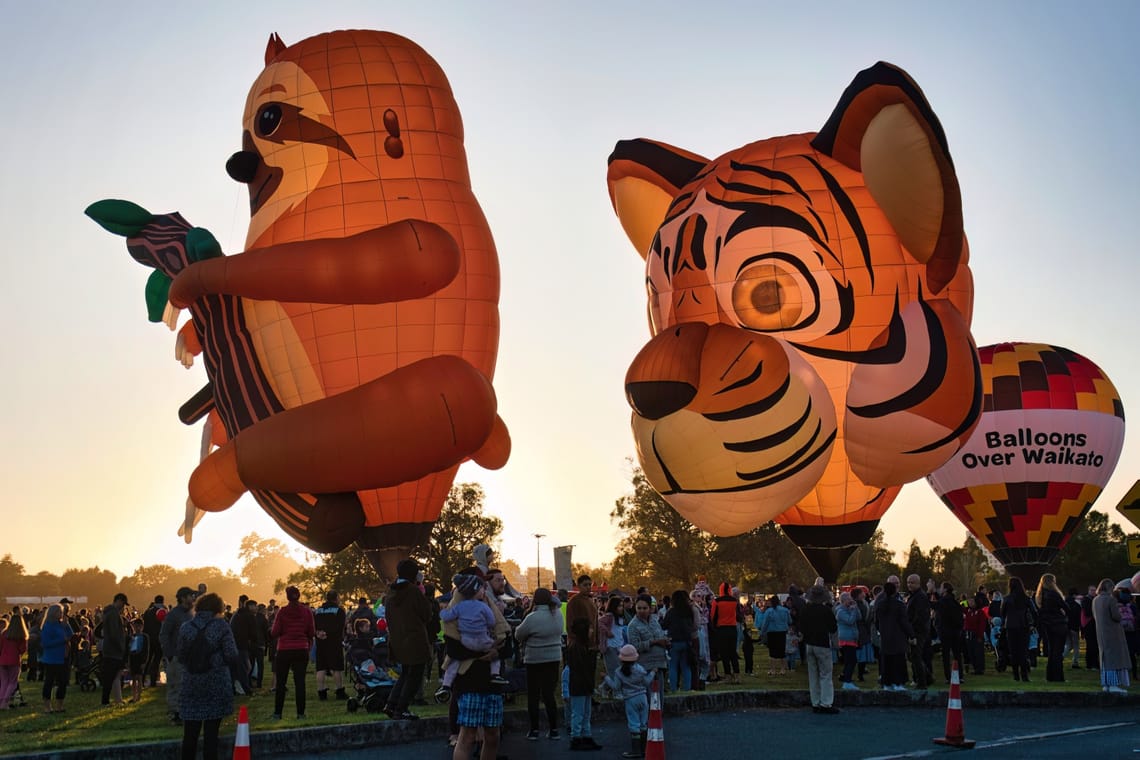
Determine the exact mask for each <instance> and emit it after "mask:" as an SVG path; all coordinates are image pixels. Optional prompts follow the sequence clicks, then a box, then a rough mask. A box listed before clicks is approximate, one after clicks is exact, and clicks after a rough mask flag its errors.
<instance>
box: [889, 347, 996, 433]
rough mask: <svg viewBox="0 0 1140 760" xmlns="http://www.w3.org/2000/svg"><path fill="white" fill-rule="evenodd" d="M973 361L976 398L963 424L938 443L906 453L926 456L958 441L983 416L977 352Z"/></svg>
mask: <svg viewBox="0 0 1140 760" xmlns="http://www.w3.org/2000/svg"><path fill="white" fill-rule="evenodd" d="M971 361H972V362H973V365H974V396H973V398H971V399H970V408H969V410H968V411H967V412H966V414H965V415H963V416H962V420H961V422H959V423H958V426H957V427H956V428H954V429H953V430H951V431H950V432H949V433H947V434H946V435H944V436H942V438H940V439H938V440H936V441H931V442H930V443H928V444H926V445H925V446H920V447H919V448H917V449H911V450H910V451H907V452H905V453H907V454H925V453H926V452H927V451H933V450H935V449H938V448H941V447H943V446H945V445H946V444H948V443H950V442H951V441H954V440H956V439H957V438H958V437H959V436H961V435H964V434H965V432H966V431H967V430H969V429H970V428H972V427H973V426H974V424H975V423H976V422H977V421H978V418H979V417H981V416H982V396H983V392H982V365H981V362H980V361H978V352H977V351H973V352H971Z"/></svg>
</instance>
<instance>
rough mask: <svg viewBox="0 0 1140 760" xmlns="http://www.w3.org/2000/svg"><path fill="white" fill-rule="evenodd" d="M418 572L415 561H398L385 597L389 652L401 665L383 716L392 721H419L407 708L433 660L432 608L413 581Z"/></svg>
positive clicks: (418, 568)
mask: <svg viewBox="0 0 1140 760" xmlns="http://www.w3.org/2000/svg"><path fill="white" fill-rule="evenodd" d="M419 572H420V566H419V563H418V562H416V561H415V560H413V559H404V560H400V562H399V564H397V565H396V582H395V583H393V584H392V585H391V586H389V587H388V593H387V594H385V596H384V618H385V620H387V621H388V652H389V656H390V657H391V658H392V659H394V660H395V661H396V662H398V663H400V677H399V679H397V680H396V683H395V685H394V686H393V687H392V690H391V692H389V693H388V703H387V704H386V705H385V706H384V714H385V715H387V716H388V717H389V718H391V719H392V720H417V719H418V718H419V716H418V715H414V714H413V713H411V712H409V711H408V705H410V704H411V702H412V699H413V698H415V696H416V692H417V691H418V690H419V688H420V684H421V683H423V680H424V670H425V669H426V667H427V663H428V661H429V660H430V658H431V657H432V644H431V640H430V639H429V638H428V632H427V626H428V623H429V622H431V619H432V608H431V602H429V601H428V598H427V597H426V596H424V592H423V591H422V590H421V589H420V587H419V585H418V584H417V582H416V579H417V577H418V576H419Z"/></svg>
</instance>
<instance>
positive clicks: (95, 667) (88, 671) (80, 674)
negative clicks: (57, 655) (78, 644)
mask: <svg viewBox="0 0 1140 760" xmlns="http://www.w3.org/2000/svg"><path fill="white" fill-rule="evenodd" d="M102 666H103V656H102V655H101V654H99V653H97V652H96V653H95V654H94V655H89V654H86V653H84V652H81V653H80V655H79V657H78V658H77V661H76V663H75V682H76V683H77V684H79V690H80V691H97V690H98V689H99V687H100V686H101V685H102V682H101V681H100V679H99V669H100V668H101V667H102Z"/></svg>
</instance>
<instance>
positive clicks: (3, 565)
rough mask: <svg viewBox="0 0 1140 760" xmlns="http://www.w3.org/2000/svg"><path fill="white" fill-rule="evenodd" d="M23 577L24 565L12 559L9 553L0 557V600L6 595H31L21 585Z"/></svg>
mask: <svg viewBox="0 0 1140 760" xmlns="http://www.w3.org/2000/svg"><path fill="white" fill-rule="evenodd" d="M23 579H24V566H23V565H21V564H20V563H19V562H16V561H15V560H14V559H12V555H11V554H5V555H4V556H3V557H2V558H0V600H2V599H3V598H4V597H6V596H31V594H30V593H26V592H25V590H24V589H23V587H22V586H21V582H22V581H23Z"/></svg>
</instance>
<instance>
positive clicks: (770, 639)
mask: <svg viewBox="0 0 1140 760" xmlns="http://www.w3.org/2000/svg"><path fill="white" fill-rule="evenodd" d="M791 622H792V614H791V612H789V610H788V608H787V607H785V606H784V605H782V604H780V597H778V596H775V595H773V596H771V597H770V598H769V599H768V611H767V612H765V613H764V622H763V623H761V624H760V636H761V638H763V639H764V640H765V641H766V642H767V643H768V657H769V659H770V660H771V664H770V665H769V666H768V675H770V676H771V675H776V674H777V673H779V674H780V675H784V674H785V673H787V672H788V666H787V662H786V660H785V659H784V655H785V651H784V650H785V648H786V647H787V644H788V626H789V625H791ZM777 665H779V670H778V671H777V670H776V666H777Z"/></svg>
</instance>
